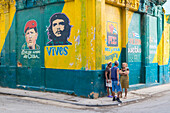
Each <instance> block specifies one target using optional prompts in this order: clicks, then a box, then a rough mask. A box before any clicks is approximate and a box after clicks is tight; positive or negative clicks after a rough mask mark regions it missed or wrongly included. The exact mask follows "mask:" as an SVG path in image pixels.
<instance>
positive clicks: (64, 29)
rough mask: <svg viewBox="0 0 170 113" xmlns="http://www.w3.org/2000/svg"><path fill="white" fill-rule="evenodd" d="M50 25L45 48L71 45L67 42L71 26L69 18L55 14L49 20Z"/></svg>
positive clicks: (61, 14)
mask: <svg viewBox="0 0 170 113" xmlns="http://www.w3.org/2000/svg"><path fill="white" fill-rule="evenodd" d="M49 22H50V25H49V27H48V29H47V30H48V32H47V35H48V39H49V42H48V43H47V46H52V45H72V43H71V42H69V41H68V39H69V37H70V32H71V27H72V26H71V25H70V21H69V18H68V17H67V16H66V15H65V14H63V13H55V14H53V15H52V16H51V18H50V21H49Z"/></svg>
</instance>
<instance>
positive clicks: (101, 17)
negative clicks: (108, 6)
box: [95, 0, 105, 70]
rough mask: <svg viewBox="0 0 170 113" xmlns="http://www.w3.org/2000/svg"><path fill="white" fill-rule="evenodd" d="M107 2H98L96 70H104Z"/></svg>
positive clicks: (100, 0) (97, 0)
mask: <svg viewBox="0 0 170 113" xmlns="http://www.w3.org/2000/svg"><path fill="white" fill-rule="evenodd" d="M104 13H105V0H96V39H95V40H96V70H100V69H101V68H102V37H104V34H105V32H104V27H105V26H104V24H102V22H104V18H105V17H104Z"/></svg>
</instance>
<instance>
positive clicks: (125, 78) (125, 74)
mask: <svg viewBox="0 0 170 113" xmlns="http://www.w3.org/2000/svg"><path fill="white" fill-rule="evenodd" d="M127 66H128V65H127V63H122V69H120V72H119V73H120V75H121V76H120V83H121V86H122V92H123V89H125V97H124V99H126V98H127V92H128V88H129V69H128V68H127ZM122 92H121V97H122Z"/></svg>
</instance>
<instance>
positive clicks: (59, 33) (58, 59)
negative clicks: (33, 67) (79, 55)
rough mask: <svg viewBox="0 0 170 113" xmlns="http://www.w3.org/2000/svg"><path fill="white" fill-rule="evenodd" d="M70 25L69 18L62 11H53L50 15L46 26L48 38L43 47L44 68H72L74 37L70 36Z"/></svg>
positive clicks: (73, 64)
mask: <svg viewBox="0 0 170 113" xmlns="http://www.w3.org/2000/svg"><path fill="white" fill-rule="evenodd" d="M72 27H73V26H72V25H70V19H69V18H68V17H67V16H66V14H64V13H54V14H52V16H51V17H50V19H49V26H48V27H47V36H48V40H47V43H46V46H45V48H44V51H45V62H46V63H45V66H46V68H56V69H60V68H61V69H70V68H74V66H75V58H74V57H75V46H74V40H75V39H74V37H72V38H71V37H70V36H71V29H72ZM63 62H65V63H63Z"/></svg>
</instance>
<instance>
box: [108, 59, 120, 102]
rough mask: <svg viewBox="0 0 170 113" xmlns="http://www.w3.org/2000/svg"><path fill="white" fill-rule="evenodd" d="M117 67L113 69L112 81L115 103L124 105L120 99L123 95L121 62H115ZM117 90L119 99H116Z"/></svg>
mask: <svg viewBox="0 0 170 113" xmlns="http://www.w3.org/2000/svg"><path fill="white" fill-rule="evenodd" d="M114 64H115V66H114V67H112V69H111V79H112V95H113V101H115V100H117V101H118V102H120V103H122V101H121V100H120V99H119V96H120V94H121V85H120V81H119V68H118V66H119V62H118V61H115V63H114ZM115 90H116V91H117V98H115Z"/></svg>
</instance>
